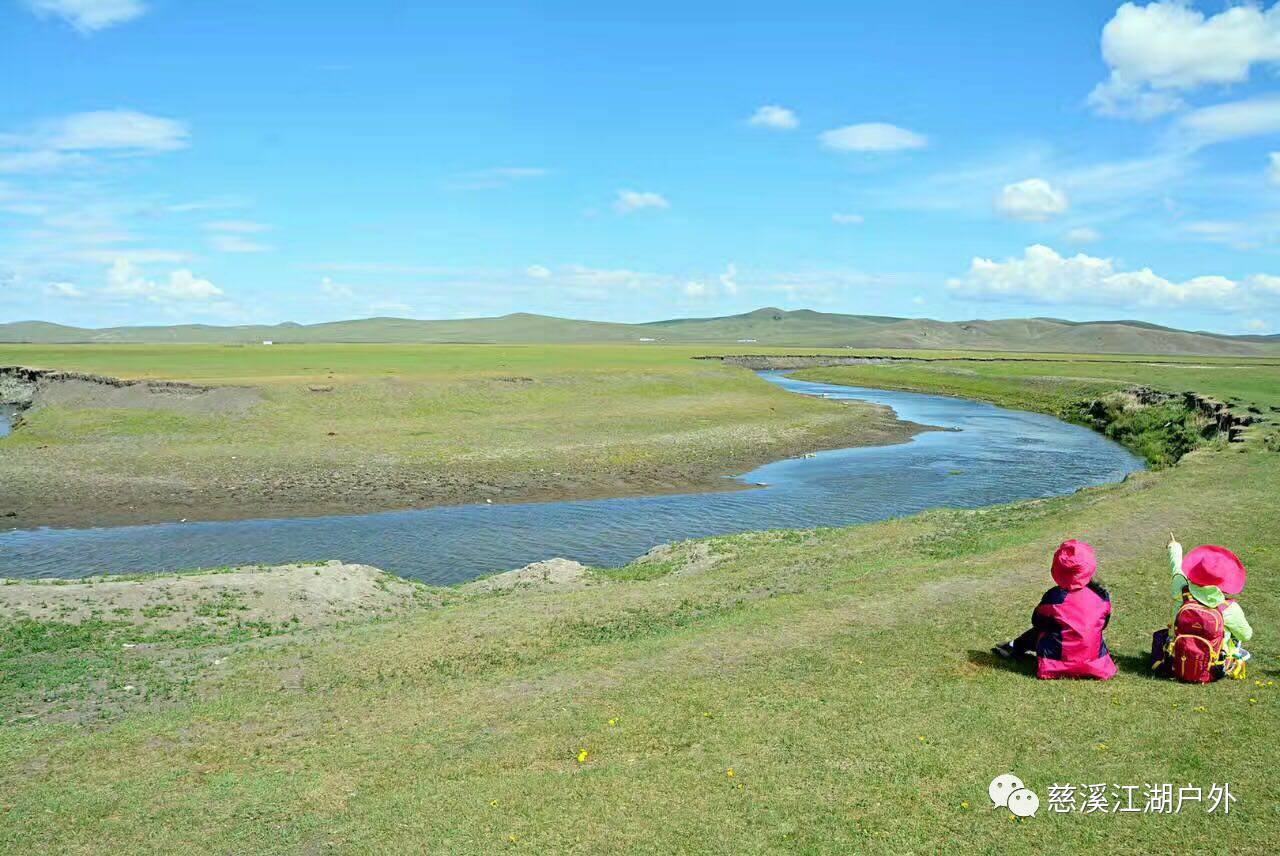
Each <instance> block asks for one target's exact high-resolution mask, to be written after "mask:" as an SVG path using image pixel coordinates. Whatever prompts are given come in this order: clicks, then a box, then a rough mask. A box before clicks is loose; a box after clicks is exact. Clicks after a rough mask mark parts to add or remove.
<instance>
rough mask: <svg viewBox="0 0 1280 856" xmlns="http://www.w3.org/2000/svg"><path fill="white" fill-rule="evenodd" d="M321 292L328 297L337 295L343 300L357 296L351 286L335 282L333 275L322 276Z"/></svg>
mask: <svg viewBox="0 0 1280 856" xmlns="http://www.w3.org/2000/svg"><path fill="white" fill-rule="evenodd" d="M320 292H321V293H322V294H324V295H325V296H326V297H336V298H339V299H341V300H350V299H351V298H353V297H355V290H354V289H352V287H351V286H349V285H346V284H345V283H341V282H334V281H333V278H332V277H328V276H326V277H322V278H321V280H320Z"/></svg>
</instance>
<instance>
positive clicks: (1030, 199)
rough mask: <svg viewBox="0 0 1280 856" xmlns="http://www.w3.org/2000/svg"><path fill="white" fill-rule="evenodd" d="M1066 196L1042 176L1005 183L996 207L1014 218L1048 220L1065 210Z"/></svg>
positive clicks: (1005, 214)
mask: <svg viewBox="0 0 1280 856" xmlns="http://www.w3.org/2000/svg"><path fill="white" fill-rule="evenodd" d="M1067 207H1068V205H1067V197H1066V195H1065V194H1063V193H1062V191H1060V190H1057V189H1055V188H1054V187H1053V186H1052V185H1051V184H1049V182H1047V181H1045V180H1044V179H1043V178H1028V179H1026V180H1025V181H1019V182H1015V183H1014V184H1006V185H1005V186H1004V190H1002V191H1001V192H1000V196H999V197H998V198H997V199H996V209H997V210H998V211H999V212H1000V213H1001V214H1003V215H1004V216H1006V217H1009V218H1012V219H1014V220H1048V219H1050V218H1052V217H1056V216H1058V215H1059V214H1062V213H1064V212H1065V211H1066V210H1067Z"/></svg>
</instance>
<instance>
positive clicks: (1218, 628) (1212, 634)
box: [1166, 594, 1231, 684]
mask: <svg viewBox="0 0 1280 856" xmlns="http://www.w3.org/2000/svg"><path fill="white" fill-rule="evenodd" d="M1230 605H1231V601H1226V602H1224V603H1222V604H1221V605H1219V606H1218V607H1217V608H1216V609H1215V608H1213V607H1208V606H1205V605H1204V604H1203V603H1200V602H1199V601H1198V600H1196V599H1195V598H1193V597H1191V595H1190V594H1184V595H1183V601H1182V606H1180V607H1178V614H1177V616H1175V617H1174V619H1173V628H1172V629H1173V638H1172V641H1171V642H1170V643H1169V648H1168V653H1167V655H1166V657H1167V660H1168V663H1169V667H1170V668H1171V669H1172V671H1173V676H1174V677H1175V678H1177V679H1178V680H1180V681H1184V682H1186V683H1189V684H1207V683H1209V681H1211V680H1213V675H1212V674H1211V670H1212V668H1213V667H1214V666H1219V665H1222V643H1223V639H1224V634H1225V631H1226V623H1225V621H1224V619H1223V613H1224V612H1226V610H1227V607H1228V606H1230Z"/></svg>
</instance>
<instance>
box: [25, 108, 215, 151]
mask: <svg viewBox="0 0 1280 856" xmlns="http://www.w3.org/2000/svg"><path fill="white" fill-rule="evenodd" d="M190 134H191V132H190V129H189V128H188V127H187V125H186V123H184V122H179V121H176V120H174V119H165V118H163V117H160V116H152V115H149V114H147V113H141V112H139V111H137V110H94V111H90V112H87V113H73V114H71V115H70V116H64V117H62V118H61V119H55V120H52V121H48V122H44V123H41V124H40V125H38V126H36V128H35V129H34V131H33V132H31V133H29V134H24V135H7V136H6V137H5V140H6V141H8V142H10V143H11V144H12V143H14V142H19V143H25V144H26V145H27V146H28V147H30V148H33V149H36V150H55V151H59V152H88V151H98V150H114V151H119V152H127V153H135V154H139V153H144V152H169V151H175V150H177V149H185V148H186V147H187V146H188V145H189V142H190V139H189V138H190Z"/></svg>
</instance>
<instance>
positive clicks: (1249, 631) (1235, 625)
mask: <svg viewBox="0 0 1280 856" xmlns="http://www.w3.org/2000/svg"><path fill="white" fill-rule="evenodd" d="M1222 623H1223V624H1225V625H1226V626H1227V630H1229V631H1231V635H1232V636H1233V637H1234V638H1236V639H1239V640H1240V641H1241V642H1248V641H1249V640H1250V639H1251V638H1252V637H1253V628H1252V627H1250V626H1249V619H1247V618H1245V617H1244V610H1243V609H1241V608H1240V604H1238V603H1233V604H1231V605H1230V606H1228V607H1227V608H1226V609H1224V610H1223V611H1222Z"/></svg>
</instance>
